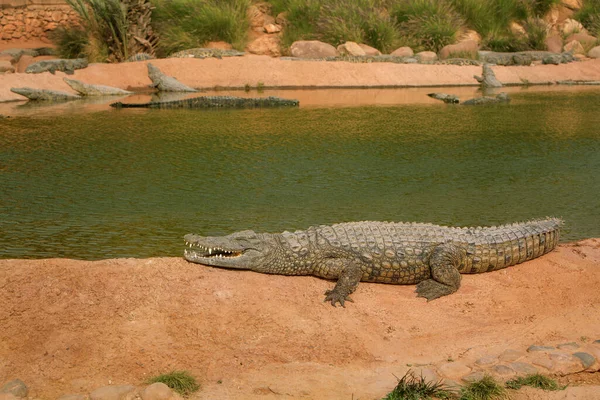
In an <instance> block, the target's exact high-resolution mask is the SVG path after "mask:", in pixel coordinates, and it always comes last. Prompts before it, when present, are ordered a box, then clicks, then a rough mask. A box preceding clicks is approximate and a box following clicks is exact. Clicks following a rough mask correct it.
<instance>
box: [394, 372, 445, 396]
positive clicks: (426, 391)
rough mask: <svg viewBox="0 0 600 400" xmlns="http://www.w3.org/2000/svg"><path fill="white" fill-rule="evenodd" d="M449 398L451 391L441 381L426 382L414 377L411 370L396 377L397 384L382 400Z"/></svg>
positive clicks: (421, 378)
mask: <svg viewBox="0 0 600 400" xmlns="http://www.w3.org/2000/svg"><path fill="white" fill-rule="evenodd" d="M433 398H436V399H451V398H452V392H451V391H449V390H448V389H447V388H446V387H445V386H444V385H443V384H442V383H441V382H427V381H425V379H424V378H423V377H422V376H421V377H418V378H417V377H415V375H414V373H413V372H412V371H411V370H408V372H407V373H406V374H404V376H403V377H402V378H400V379H398V384H397V385H396V387H395V388H394V390H392V391H391V392H390V393H388V395H387V396H386V397H384V400H429V399H433Z"/></svg>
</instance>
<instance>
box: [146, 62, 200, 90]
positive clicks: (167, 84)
mask: <svg viewBox="0 0 600 400" xmlns="http://www.w3.org/2000/svg"><path fill="white" fill-rule="evenodd" d="M148 77H149V78H150V80H151V81H152V86H153V87H155V88H157V89H158V90H160V91H163V92H196V89H193V88H191V87H189V86H187V85H184V84H183V83H181V82H179V81H178V80H177V79H175V78H173V77H172V76H167V75H165V74H163V73H162V72H161V71H160V69H158V67H155V66H154V65H152V64H151V63H148Z"/></svg>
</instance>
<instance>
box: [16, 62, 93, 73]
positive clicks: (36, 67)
mask: <svg viewBox="0 0 600 400" xmlns="http://www.w3.org/2000/svg"><path fill="white" fill-rule="evenodd" d="M87 66H88V60H87V58H74V59H62V58H57V59H56V60H44V61H38V62H35V63H33V64H31V65H29V66H28V67H27V68H25V73H27V74H40V73H42V72H46V71H48V72H50V73H51V74H54V73H55V72H56V71H62V72H64V73H65V74H67V75H73V73H74V71H75V70H76V69H82V68H86V67H87Z"/></svg>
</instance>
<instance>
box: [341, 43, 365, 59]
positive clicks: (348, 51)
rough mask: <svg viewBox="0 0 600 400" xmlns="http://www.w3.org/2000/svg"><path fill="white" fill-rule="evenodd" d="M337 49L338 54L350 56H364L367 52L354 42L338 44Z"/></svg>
mask: <svg viewBox="0 0 600 400" xmlns="http://www.w3.org/2000/svg"><path fill="white" fill-rule="evenodd" d="M337 51H338V53H339V54H340V55H342V56H344V55H350V56H366V55H367V53H365V51H364V50H363V49H362V47H360V46H359V45H358V44H357V43H356V42H346V43H344V44H340V45H339V46H338V47H337Z"/></svg>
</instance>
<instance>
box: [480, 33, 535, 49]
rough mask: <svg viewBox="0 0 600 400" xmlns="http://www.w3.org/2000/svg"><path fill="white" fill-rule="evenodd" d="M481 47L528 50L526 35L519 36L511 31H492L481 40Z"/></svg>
mask: <svg viewBox="0 0 600 400" xmlns="http://www.w3.org/2000/svg"><path fill="white" fill-rule="evenodd" d="M481 48H482V49H485V50H492V51H501V52H502V51H506V52H514V51H523V50H527V41H526V38H525V37H522V36H517V35H515V34H513V33H512V32H510V31H506V30H501V31H492V32H489V33H488V34H487V35H486V36H485V37H484V38H483V40H482V41H481Z"/></svg>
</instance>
